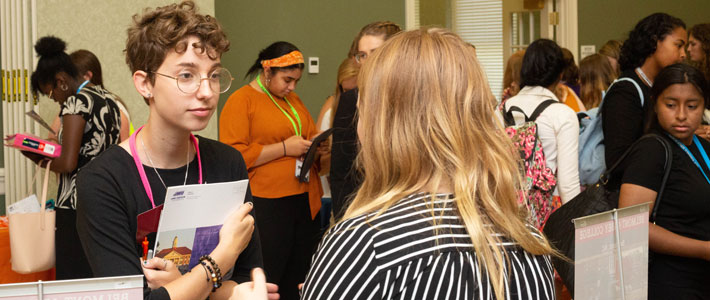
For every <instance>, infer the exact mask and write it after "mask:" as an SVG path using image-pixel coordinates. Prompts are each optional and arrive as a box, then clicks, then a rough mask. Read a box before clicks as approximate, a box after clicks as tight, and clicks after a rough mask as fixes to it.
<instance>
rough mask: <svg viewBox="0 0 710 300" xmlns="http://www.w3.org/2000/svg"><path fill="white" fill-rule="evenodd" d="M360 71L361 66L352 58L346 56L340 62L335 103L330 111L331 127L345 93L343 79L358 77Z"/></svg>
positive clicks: (334, 96)
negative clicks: (341, 97)
mask: <svg viewBox="0 0 710 300" xmlns="http://www.w3.org/2000/svg"><path fill="white" fill-rule="evenodd" d="M358 72H360V66H359V65H358V64H357V63H355V60H354V59H352V58H346V59H344V60H343V62H341V63H340V66H339V67H338V77H337V78H336V85H335V93H334V94H333V104H332V105H331V107H332V108H331V110H330V111H331V113H330V120H329V122H330V127H333V119H334V117H335V111H337V110H338V104H340V95H342V94H343V92H344V91H343V81H345V80H347V79H349V78H353V77H357V74H358Z"/></svg>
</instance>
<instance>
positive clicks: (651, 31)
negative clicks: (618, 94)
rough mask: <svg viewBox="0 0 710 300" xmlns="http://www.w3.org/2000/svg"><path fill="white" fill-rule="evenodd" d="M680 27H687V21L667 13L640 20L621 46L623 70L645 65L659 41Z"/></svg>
mask: <svg viewBox="0 0 710 300" xmlns="http://www.w3.org/2000/svg"><path fill="white" fill-rule="evenodd" d="M678 27H681V28H684V29H685V23H684V22H683V21H682V20H681V19H678V18H676V17H674V16H671V15H669V14H666V13H655V14H652V15H650V16H648V17H645V18H643V19H642V20H641V21H639V22H638V23H637V24H636V26H635V27H634V29H633V30H631V32H629V38H628V39H627V40H626V41H624V44H623V45H622V46H621V56H620V57H619V67H620V69H621V71H622V72H623V71H626V70H630V69H634V68H636V67H639V66H641V65H643V63H644V61H646V58H648V57H649V56H650V55H651V54H653V53H654V52H656V46H657V44H658V42H659V41H662V40H663V39H665V38H666V36H667V35H669V34H671V32H673V30H674V29H676V28H678Z"/></svg>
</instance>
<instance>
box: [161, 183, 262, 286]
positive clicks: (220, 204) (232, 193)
mask: <svg viewBox="0 0 710 300" xmlns="http://www.w3.org/2000/svg"><path fill="white" fill-rule="evenodd" d="M248 183H249V180H247V179H244V180H240V181H232V182H220V183H211V184H194V185H183V186H172V187H169V188H168V190H167V192H166V193H165V204H164V207H163V212H162V213H161V216H160V224H159V225H158V234H157V237H156V240H157V242H156V243H155V250H154V253H155V256H157V257H161V258H164V259H169V260H171V261H172V262H173V263H175V264H176V265H177V266H178V269H179V270H180V271H181V272H182V273H183V274H184V273H185V272H187V271H188V270H190V269H192V267H194V266H195V265H197V264H198V263H199V259H200V257H201V256H203V255H208V254H210V253H211V252H212V250H214V248H216V247H217V244H218V243H219V230H220V229H221V228H222V224H224V221H225V220H226V218H227V217H228V216H229V214H231V213H232V212H233V211H234V210H236V209H238V208H239V207H240V206H241V205H242V203H244V198H245V197H246V192H247V187H248Z"/></svg>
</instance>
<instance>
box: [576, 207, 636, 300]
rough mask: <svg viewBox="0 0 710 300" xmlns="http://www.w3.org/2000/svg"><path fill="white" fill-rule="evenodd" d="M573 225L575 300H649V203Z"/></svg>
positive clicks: (610, 212)
mask: <svg viewBox="0 0 710 300" xmlns="http://www.w3.org/2000/svg"><path fill="white" fill-rule="evenodd" d="M573 222H574V227H575V234H574V235H575V252H574V255H575V262H574V278H575V282H574V291H575V292H574V293H575V299H576V300H607V299H622V300H634V299H638V300H645V299H647V293H648V203H644V204H639V205H635V206H630V207H626V208H622V209H615V210H611V211H608V212H604V213H599V214H595V215H591V216H586V217H582V218H578V219H574V220H573ZM620 261H621V264H619V262H620ZM622 286H623V289H622Z"/></svg>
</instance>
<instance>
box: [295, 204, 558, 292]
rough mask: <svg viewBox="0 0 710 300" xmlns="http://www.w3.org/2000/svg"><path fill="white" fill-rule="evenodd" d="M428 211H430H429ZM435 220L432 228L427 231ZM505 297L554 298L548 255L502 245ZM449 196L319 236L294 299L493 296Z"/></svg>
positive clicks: (368, 217) (399, 206) (395, 209)
mask: <svg viewBox="0 0 710 300" xmlns="http://www.w3.org/2000/svg"><path fill="white" fill-rule="evenodd" d="M432 207H433V211H434V212H435V213H434V214H432V213H431V212H432ZM434 220H436V226H434V225H433V224H434V222H433V221H434ZM502 245H503V246H504V247H505V249H506V251H507V253H508V256H509V257H510V263H509V264H507V265H506V269H505V288H506V291H505V294H506V296H507V299H555V292H554V278H553V271H552V265H551V263H550V258H549V257H548V256H534V255H531V254H529V253H527V252H525V251H524V250H522V248H520V247H519V246H517V245H515V244H514V243H507V242H503V244H502ZM494 298H495V296H494V294H493V288H492V287H491V286H490V285H489V282H488V275H487V273H486V271H485V268H482V267H481V265H479V264H478V262H477V260H476V253H475V252H473V245H472V243H471V239H470V237H469V235H468V233H467V232H466V229H465V227H464V225H463V222H462V220H461V219H460V217H459V216H458V213H457V212H456V209H455V204H454V201H453V200H452V199H451V195H439V196H437V198H436V199H435V200H434V201H431V198H430V197H429V196H428V194H417V195H412V196H409V197H407V198H404V199H402V200H400V201H399V202H397V204H395V205H393V206H392V207H390V208H389V209H387V210H386V211H385V212H384V213H383V214H381V215H379V216H376V217H375V214H374V213H372V214H368V215H366V216H360V217H357V218H352V219H348V220H346V221H344V222H342V223H340V224H338V225H337V226H335V227H334V228H332V229H331V230H330V231H329V232H328V234H326V236H325V237H324V238H323V240H322V241H321V244H320V245H319V247H318V251H317V252H316V254H315V255H314V258H313V263H312V267H311V270H310V271H309V273H308V276H307V277H306V281H305V285H304V287H303V296H302V299H494Z"/></svg>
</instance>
